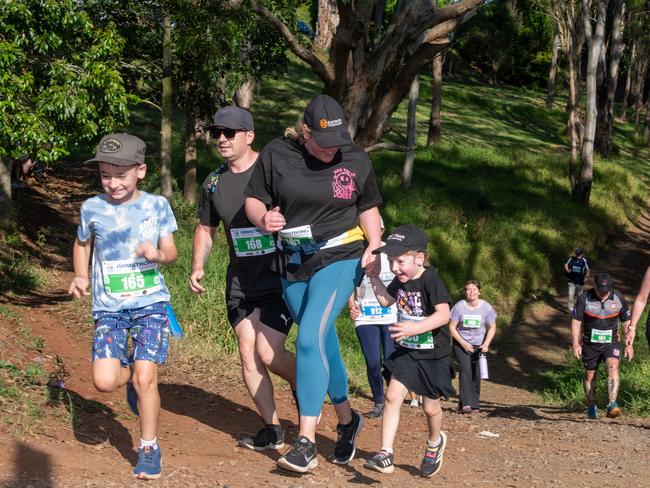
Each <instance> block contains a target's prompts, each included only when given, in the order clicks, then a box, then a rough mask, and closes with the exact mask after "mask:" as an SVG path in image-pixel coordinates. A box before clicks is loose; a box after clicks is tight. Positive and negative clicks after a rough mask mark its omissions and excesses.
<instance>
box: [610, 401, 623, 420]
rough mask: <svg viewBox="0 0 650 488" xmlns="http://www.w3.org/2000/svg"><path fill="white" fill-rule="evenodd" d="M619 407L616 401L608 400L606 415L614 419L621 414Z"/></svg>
mask: <svg viewBox="0 0 650 488" xmlns="http://www.w3.org/2000/svg"><path fill="white" fill-rule="evenodd" d="M621 413H622V412H621V407H619V406H618V403H616V402H609V405H607V417H608V418H610V419H615V418H616V417H620V416H621Z"/></svg>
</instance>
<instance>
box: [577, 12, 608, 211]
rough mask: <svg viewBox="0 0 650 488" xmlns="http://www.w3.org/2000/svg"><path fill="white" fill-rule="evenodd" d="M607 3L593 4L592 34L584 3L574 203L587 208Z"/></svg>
mask: <svg viewBox="0 0 650 488" xmlns="http://www.w3.org/2000/svg"><path fill="white" fill-rule="evenodd" d="M607 3H608V0H596V12H597V13H596V27H595V29H593V31H592V26H591V17H590V11H589V4H590V2H589V0H583V2H582V8H583V23H584V26H585V29H584V30H585V40H586V41H587V46H588V53H589V55H588V58H587V94H586V101H585V132H584V136H583V139H582V151H581V155H580V156H581V160H582V168H581V170H580V179H579V180H578V183H577V184H576V186H575V187H574V189H573V199H574V201H576V202H578V203H581V204H582V205H589V198H590V196H591V185H592V181H593V171H594V136H595V134H596V119H597V116H598V109H597V98H596V96H597V91H598V86H597V85H598V84H597V79H596V78H597V75H598V61H599V58H600V54H601V50H602V49H603V45H604V41H605V21H606V17H607Z"/></svg>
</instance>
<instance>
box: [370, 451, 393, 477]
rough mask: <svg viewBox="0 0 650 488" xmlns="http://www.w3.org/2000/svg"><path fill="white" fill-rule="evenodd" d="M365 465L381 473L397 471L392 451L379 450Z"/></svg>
mask: <svg viewBox="0 0 650 488" xmlns="http://www.w3.org/2000/svg"><path fill="white" fill-rule="evenodd" d="M363 467H364V468H368V469H372V470H374V471H379V472H380V473H385V474H390V473H392V472H393V471H395V465H393V455H392V454H391V453H390V452H386V451H379V452H378V453H377V454H375V455H374V456H373V457H371V458H370V459H368V461H367V462H366V464H364V465H363Z"/></svg>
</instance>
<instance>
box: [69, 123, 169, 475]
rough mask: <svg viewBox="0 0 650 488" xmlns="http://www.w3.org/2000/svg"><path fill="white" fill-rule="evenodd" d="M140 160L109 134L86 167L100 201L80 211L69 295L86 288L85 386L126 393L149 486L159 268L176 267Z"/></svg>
mask: <svg viewBox="0 0 650 488" xmlns="http://www.w3.org/2000/svg"><path fill="white" fill-rule="evenodd" d="M144 154H145V144H144V142H143V141H142V140H140V139H139V138H137V137H135V136H131V135H129V134H109V135H107V136H105V137H104V138H102V140H101V141H100V143H99V147H98V149H97V153H96V155H95V157H94V158H93V159H90V160H88V161H86V162H96V163H98V166H99V174H100V179H101V185H102V188H103V189H104V193H103V194H102V195H98V196H95V197H93V198H90V199H88V200H86V201H85V202H84V204H83V205H82V207H81V219H80V224H79V228H78V230H77V238H76V239H75V243H74V250H73V261H74V275H75V276H74V279H73V280H72V283H71V284H70V289H69V293H70V294H71V295H74V296H75V297H77V298H81V297H82V296H83V295H87V294H88V291H87V289H88V286H89V284H90V282H92V305H93V307H92V308H93V320H94V322H95V328H94V333H93V373H92V374H93V383H94V384H95V387H96V388H97V389H98V390H99V391H102V392H112V391H114V390H116V389H117V388H119V387H121V386H123V385H125V384H126V385H127V400H128V402H129V406H130V407H131V409H132V410H133V412H134V413H135V414H136V415H138V416H139V421H140V431H141V438H140V447H139V449H138V462H137V465H136V467H135V469H134V471H133V474H134V475H135V476H136V477H137V478H142V479H155V478H159V477H160V472H161V450H160V447H159V446H158V443H157V437H156V430H157V421H158V414H159V411H160V396H159V393H158V377H157V365H158V364H162V363H164V362H165V361H166V359H167V351H168V348H169V319H168V318H167V313H166V310H165V305H166V304H167V303H168V302H169V290H168V289H167V286H166V285H165V279H164V277H163V275H162V273H161V272H160V265H163V264H169V263H172V262H174V261H175V260H176V256H177V250H176V244H175V243H174V234H173V233H174V232H175V231H176V230H177V226H176V220H175V218H174V214H173V213H172V210H171V208H170V206H169V203H168V202H167V200H165V198H163V197H161V196H157V195H151V194H149V193H146V192H141V191H139V190H138V188H137V184H138V181H140V180H141V179H143V178H144V177H145V174H146V171H147V165H146V164H145V162H144ZM91 255H92V279H90V278H89V273H88V268H89V264H90V257H91ZM129 337H130V338H131V341H132V348H131V350H130V348H129Z"/></svg>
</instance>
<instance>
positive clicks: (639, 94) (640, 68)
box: [634, 60, 648, 136]
mask: <svg viewBox="0 0 650 488" xmlns="http://www.w3.org/2000/svg"><path fill="white" fill-rule="evenodd" d="M647 70H648V64H647V61H645V60H643V61H641V60H639V61H638V65H637V70H636V83H635V90H634V135H635V136H638V135H639V116H640V113H641V108H642V107H643V93H644V92H645V76H646V73H647Z"/></svg>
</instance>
